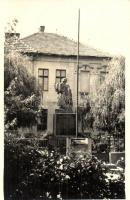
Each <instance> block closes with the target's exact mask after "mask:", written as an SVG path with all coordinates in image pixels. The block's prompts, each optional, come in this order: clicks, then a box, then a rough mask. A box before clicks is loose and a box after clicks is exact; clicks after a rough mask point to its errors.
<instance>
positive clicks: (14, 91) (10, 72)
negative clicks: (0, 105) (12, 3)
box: [4, 20, 40, 129]
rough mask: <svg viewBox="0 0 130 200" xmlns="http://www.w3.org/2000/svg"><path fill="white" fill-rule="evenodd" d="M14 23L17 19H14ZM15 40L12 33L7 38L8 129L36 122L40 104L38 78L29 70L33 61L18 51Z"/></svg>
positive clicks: (5, 77)
mask: <svg viewBox="0 0 130 200" xmlns="http://www.w3.org/2000/svg"><path fill="white" fill-rule="evenodd" d="M14 23H17V21H16V20H14ZM13 30H14V29H13ZM11 31H12V29H11V30H9V32H8V33H9V34H8V36H10V33H11ZM14 35H15V36H16V34H14ZM15 42H16V40H12V35H11V38H10V37H8V40H7V41H6V40H5V55H4V99H5V128H7V129H14V128H16V127H17V126H30V125H32V124H33V123H35V122H36V120H35V117H36V114H37V111H38V109H39V105H40V91H39V89H38V88H37V86H36V80H35V78H34V77H33V76H32V75H31V74H30V73H29V71H28V70H27V68H29V66H30V64H31V63H30V61H29V59H28V58H27V57H26V56H25V55H22V54H20V53H18V52H17V51H16V49H15V46H14V45H15ZM12 47H13V48H12Z"/></svg>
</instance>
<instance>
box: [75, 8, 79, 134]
mask: <svg viewBox="0 0 130 200" xmlns="http://www.w3.org/2000/svg"><path fill="white" fill-rule="evenodd" d="M79 35H80V9H79V10H78V42H77V105H76V137H78V105H79Z"/></svg>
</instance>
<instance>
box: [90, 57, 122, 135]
mask: <svg viewBox="0 0 130 200" xmlns="http://www.w3.org/2000/svg"><path fill="white" fill-rule="evenodd" d="M93 114H94V118H95V121H94V126H95V127H96V128H97V129H99V130H104V131H107V132H108V133H109V134H115V135H117V134H118V135H119V134H120V135H121V136H124V134H125V59H124V58H123V57H120V58H113V59H112V60H111V61H110V63H109V74H108V75H107V77H106V79H105V81H104V83H103V84H102V86H101V88H100V89H99V92H98V96H97V97H96V98H95V100H94V106H93Z"/></svg>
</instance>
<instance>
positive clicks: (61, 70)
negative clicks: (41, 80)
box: [55, 69, 66, 83]
mask: <svg viewBox="0 0 130 200" xmlns="http://www.w3.org/2000/svg"><path fill="white" fill-rule="evenodd" d="M57 71H59V72H60V76H57ZM63 71H64V72H65V76H61V73H62V72H63ZM63 78H66V69H56V79H55V82H56V83H61V80H62V79H63ZM57 79H59V80H60V81H57Z"/></svg>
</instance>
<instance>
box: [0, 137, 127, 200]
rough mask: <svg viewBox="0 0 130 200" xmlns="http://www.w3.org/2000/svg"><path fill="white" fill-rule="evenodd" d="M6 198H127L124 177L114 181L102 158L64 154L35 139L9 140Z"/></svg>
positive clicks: (6, 154) (6, 144)
mask: <svg viewBox="0 0 130 200" xmlns="http://www.w3.org/2000/svg"><path fill="white" fill-rule="evenodd" d="M4 170H5V173H4V179H5V199H9V200H11V199H12V200H14V199H25V200H30V199H47V200H48V199H81V198H83V199H85V198H86V199H103V198H108V199H109V198H117V199H120V198H124V196H125V192H124V180H123V178H122V179H120V180H110V179H107V176H106V175H105V173H106V169H105V167H104V165H103V163H102V162H101V161H99V160H98V159H97V158H95V157H92V158H91V159H89V158H86V157H83V156H81V157H80V158H78V159H77V158H75V157H68V156H63V155H60V153H59V152H54V151H49V150H48V149H45V148H44V149H42V150H41V149H39V148H38V147H37V145H34V143H33V142H28V143H26V144H25V143H22V142H20V141H19V142H16V141H14V140H12V141H6V142H5V169H4Z"/></svg>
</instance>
